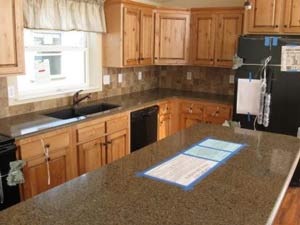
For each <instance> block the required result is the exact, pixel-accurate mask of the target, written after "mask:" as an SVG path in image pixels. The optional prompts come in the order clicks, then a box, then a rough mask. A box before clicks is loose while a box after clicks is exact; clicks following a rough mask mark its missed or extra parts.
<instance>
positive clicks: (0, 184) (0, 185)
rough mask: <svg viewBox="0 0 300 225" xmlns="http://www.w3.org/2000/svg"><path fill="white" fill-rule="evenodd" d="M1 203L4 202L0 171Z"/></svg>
mask: <svg viewBox="0 0 300 225" xmlns="http://www.w3.org/2000/svg"><path fill="white" fill-rule="evenodd" d="M3 203H4V191H3V184H2V176H1V171H0V204H3Z"/></svg>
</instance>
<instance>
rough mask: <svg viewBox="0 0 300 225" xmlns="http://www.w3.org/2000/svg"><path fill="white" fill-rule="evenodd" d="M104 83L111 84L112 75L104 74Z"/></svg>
mask: <svg viewBox="0 0 300 225" xmlns="http://www.w3.org/2000/svg"><path fill="white" fill-rule="evenodd" d="M103 84H104V85H110V75H104V76H103Z"/></svg>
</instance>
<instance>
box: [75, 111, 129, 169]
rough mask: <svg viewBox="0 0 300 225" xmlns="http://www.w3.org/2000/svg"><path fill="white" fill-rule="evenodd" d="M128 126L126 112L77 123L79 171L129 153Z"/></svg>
mask: <svg viewBox="0 0 300 225" xmlns="http://www.w3.org/2000/svg"><path fill="white" fill-rule="evenodd" d="M128 126H129V121H128V116H127V115H125V114H120V115H116V116H112V117H108V118H101V119H96V120H93V121H90V122H86V123H82V124H79V125H77V127H76V133H77V152H78V163H79V165H78V173H79V174H80V175H81V174H84V173H87V172H90V171H92V170H95V169H97V168H100V167H102V166H104V165H105V164H107V163H111V162H113V161H115V160H117V159H120V158H122V157H124V156H125V155H127V154H129V136H128V130H129V129H128Z"/></svg>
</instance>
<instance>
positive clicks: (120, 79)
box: [118, 73, 123, 83]
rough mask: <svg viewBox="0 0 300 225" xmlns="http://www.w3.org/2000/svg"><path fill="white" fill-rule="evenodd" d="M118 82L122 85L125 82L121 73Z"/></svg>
mask: <svg viewBox="0 0 300 225" xmlns="http://www.w3.org/2000/svg"><path fill="white" fill-rule="evenodd" d="M118 82H119V83H122V82H123V74H122V73H119V74H118Z"/></svg>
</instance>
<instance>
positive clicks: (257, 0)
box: [245, 0, 283, 33]
mask: <svg viewBox="0 0 300 225" xmlns="http://www.w3.org/2000/svg"><path fill="white" fill-rule="evenodd" d="M250 2H251V4H252V9H251V10H246V17H247V19H246V22H247V23H246V24H245V29H246V33H279V32H280V25H281V18H282V8H283V6H282V4H283V0H250Z"/></svg>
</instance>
